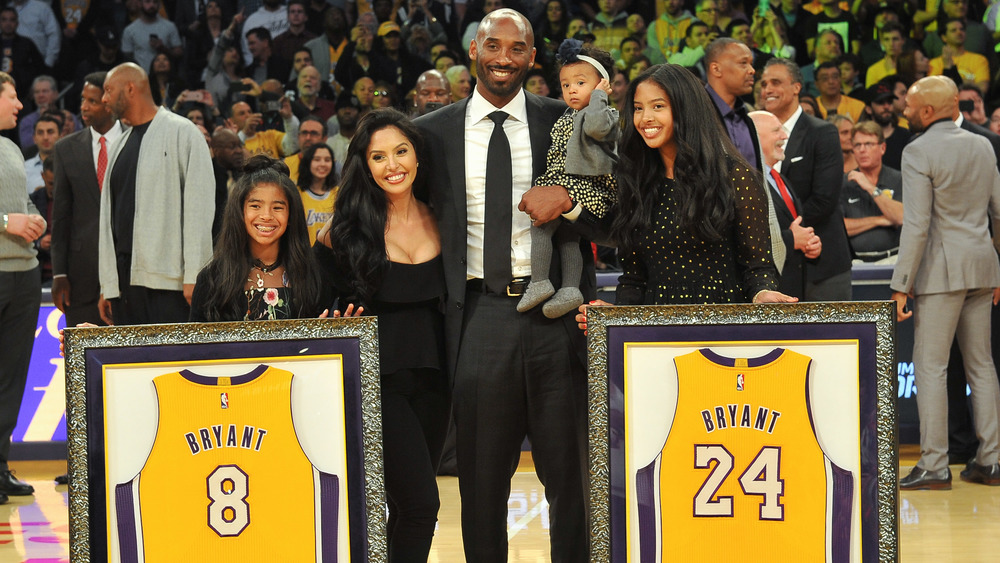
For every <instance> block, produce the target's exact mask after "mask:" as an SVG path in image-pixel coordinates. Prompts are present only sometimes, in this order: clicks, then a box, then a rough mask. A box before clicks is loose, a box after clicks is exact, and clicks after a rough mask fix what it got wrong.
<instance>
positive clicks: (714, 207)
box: [611, 64, 751, 252]
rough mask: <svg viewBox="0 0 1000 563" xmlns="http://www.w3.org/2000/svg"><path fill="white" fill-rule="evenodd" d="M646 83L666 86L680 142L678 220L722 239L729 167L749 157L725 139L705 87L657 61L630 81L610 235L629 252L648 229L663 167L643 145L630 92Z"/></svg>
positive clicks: (730, 206)
mask: <svg viewBox="0 0 1000 563" xmlns="http://www.w3.org/2000/svg"><path fill="white" fill-rule="evenodd" d="M646 82H650V83H653V84H655V85H656V86H657V87H658V88H660V89H661V90H663V92H664V93H665V94H666V99H667V102H668V103H669V104H670V110H671V114H672V117H673V127H674V131H673V138H674V141H675V142H676V144H677V156H676V158H675V161H674V179H675V186H674V188H673V197H674V201H675V203H676V207H675V210H676V211H675V213H676V216H675V218H674V219H675V220H676V221H677V223H678V224H679V225H680V227H681V228H683V229H686V230H688V231H690V232H692V233H693V234H695V235H696V236H698V237H700V238H702V239H704V240H706V241H716V240H720V239H722V238H723V237H725V236H726V233H727V231H728V229H729V227H730V225H731V224H732V222H733V220H734V219H735V216H736V207H735V196H734V189H733V183H732V175H731V171H732V169H733V166H734V165H735V164H738V163H742V164H743V165H744V166H746V167H747V168H751V167H750V166H748V165H746V161H745V160H744V159H743V157H742V156H741V155H740V153H739V151H737V150H736V147H735V146H733V144H732V142H731V141H730V140H729V136H728V135H727V133H726V131H725V130H724V129H723V126H722V123H720V120H719V119H718V117H717V115H716V109H715V107H714V105H713V103H712V100H711V99H710V98H709V96H708V93H707V92H706V91H705V87H704V86H702V84H701V83H700V82H699V81H698V79H697V78H696V77H695V76H694V75H693V74H692V73H691V71H689V70H688V69H686V68H684V67H682V66H678V65H673V64H661V65H656V66H653V67H650V68H648V69H646V70H645V71H644V72H643V73H642V74H640V75H639V76H638V77H637V78H636V79H635V80H633V81H632V82H631V83H630V84H629V87H628V91H627V93H626V95H625V103H624V104H623V106H622V108H621V113H622V119H623V121H624V123H625V127H624V130H623V132H622V140H621V143H620V144H619V145H618V154H619V162H618V169H617V173H616V176H617V180H618V201H617V213H616V214H615V219H614V221H613V223H612V226H611V235H612V237H613V238H614V240H615V241H616V242H617V243H618V244H619V245H620V247H621V250H622V251H623V252H631V251H632V250H633V249H634V248H635V247H636V246H637V245H638V243H639V240H640V238H641V237H642V235H643V234H644V233H647V232H648V231H649V230H650V229H651V228H652V222H653V212H654V207H655V204H656V193H657V189H656V186H659V185H661V184H662V183H663V181H664V178H665V177H666V168H665V165H664V163H663V160H662V158H661V156H660V154H659V151H658V150H657V149H654V148H650V147H648V146H647V145H646V142H645V141H644V140H643V138H642V136H641V135H640V134H639V132H638V131H637V130H636V127H635V126H634V125H633V119H632V117H633V115H632V114H633V113H634V112H635V92H636V89H637V88H638V86H639V85H640V84H643V83H646Z"/></svg>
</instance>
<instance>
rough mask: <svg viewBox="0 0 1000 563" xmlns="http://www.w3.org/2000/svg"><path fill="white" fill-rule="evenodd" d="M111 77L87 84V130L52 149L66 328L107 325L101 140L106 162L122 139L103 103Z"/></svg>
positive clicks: (56, 271)
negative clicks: (100, 247) (101, 271)
mask: <svg viewBox="0 0 1000 563" xmlns="http://www.w3.org/2000/svg"><path fill="white" fill-rule="evenodd" d="M106 74H107V73H104V72H95V73H92V74H89V75H87V76H86V78H84V84H83V92H82V95H81V103H80V117H81V118H82V119H83V123H84V125H86V126H87V128H86V129H82V130H80V131H77V132H76V133H73V134H71V135H68V136H67V137H66V138H64V139H60V140H59V142H57V143H56V145H55V147H54V148H53V149H52V159H53V161H54V164H55V195H54V202H53V209H52V250H51V252H52V276H53V280H52V302H53V303H54V304H55V306H56V307H58V308H59V310H60V311H62V312H63V313H64V314H65V315H66V326H76V325H77V324H78V323H83V322H88V323H94V324H96V325H103V324H104V322H103V321H102V320H101V315H100V313H98V310H97V301H98V298H99V297H100V294H101V288H100V282H99V280H98V276H97V225H98V218H99V217H100V213H101V211H100V201H101V189H100V184H99V183H98V182H99V181H100V180H99V179H98V177H97V176H98V174H97V171H98V164H99V162H100V159H101V137H104V139H105V140H104V146H105V153H104V154H105V157H104V158H105V160H104V164H105V166H106V165H107V157H108V156H109V155H110V154H111V153H110V151H111V145H112V144H113V142H114V141H115V140H117V139H118V137H120V136H121V134H122V128H121V125H120V124H119V123H118V121H116V120H115V118H114V117H113V116H112V115H111V109H110V108H109V107H108V106H107V105H105V104H104V102H103V101H101V98H102V96H104V78H105V76H106Z"/></svg>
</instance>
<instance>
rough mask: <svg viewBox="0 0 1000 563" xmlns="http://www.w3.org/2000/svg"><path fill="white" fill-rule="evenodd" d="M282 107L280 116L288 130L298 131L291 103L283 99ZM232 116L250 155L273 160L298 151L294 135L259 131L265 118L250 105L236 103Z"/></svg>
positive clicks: (274, 131)
mask: <svg viewBox="0 0 1000 563" xmlns="http://www.w3.org/2000/svg"><path fill="white" fill-rule="evenodd" d="M280 105H281V109H280V110H279V114H280V115H281V118H282V119H283V120H285V123H286V124H287V125H286V128H287V129H288V130H289V131H296V130H297V129H298V119H296V118H295V116H294V115H293V114H292V106H291V103H290V102H289V101H288V100H287V99H282V100H281V101H280ZM231 115H232V121H233V124H234V125H235V126H236V127H237V128H238V129H237V130H238V134H239V136H240V141H242V142H243V144H244V146H245V147H246V149H247V152H248V153H250V155H255V154H266V155H268V156H270V157H271V158H278V157H285V156H286V155H289V154H293V153H295V151H296V150H297V149H298V140H297V139H296V138H295V136H294V134H293V135H286V134H285V133H284V132H282V131H277V130H275V129H266V130H263V131H258V127H260V126H261V124H262V123H263V121H264V117H263V114H262V112H253V110H252V109H251V108H250V104H248V103H246V102H236V103H235V104H233V107H232V113H231Z"/></svg>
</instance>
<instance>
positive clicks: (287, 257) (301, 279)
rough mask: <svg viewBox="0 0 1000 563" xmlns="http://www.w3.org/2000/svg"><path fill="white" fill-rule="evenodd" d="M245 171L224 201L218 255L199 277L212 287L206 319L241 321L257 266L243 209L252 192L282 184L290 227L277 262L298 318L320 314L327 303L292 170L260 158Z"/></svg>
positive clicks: (275, 161)
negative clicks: (247, 289)
mask: <svg viewBox="0 0 1000 563" xmlns="http://www.w3.org/2000/svg"><path fill="white" fill-rule="evenodd" d="M243 171H244V173H243V175H242V176H240V179H239V180H238V181H237V182H236V184H235V185H234V186H233V191H232V193H230V194H229V199H228V200H227V201H226V209H225V211H224V213H223V216H222V230H221V231H220V233H219V240H218V242H217V243H216V245H215V253H214V254H213V255H212V260H211V261H210V262H209V263H208V265H207V266H205V268H204V270H203V271H202V274H203V276H202V278H201V279H202V280H204V281H206V282H207V283H208V289H207V291H206V294H205V295H206V299H205V303H206V304H205V317H206V318H207V319H208V320H209V321H225V320H233V319H234V318H237V319H242V318H243V313H244V311H245V307H246V297H245V294H244V291H245V289H244V288H245V287H246V283H247V274H248V273H249V272H250V268H251V267H253V262H254V257H253V255H251V254H250V235H249V234H247V229H246V224H245V222H244V218H243V216H244V214H243V207H244V205H246V201H247V197H248V196H249V195H250V192H251V191H253V189H254V188H256V187H258V186H260V185H264V184H273V185H276V186H278V187H279V188H280V189H281V191H282V192H283V193H284V196H285V199H286V200H287V201H288V225H287V226H286V228H285V233H284V235H282V237H281V241H280V243H279V244H280V250H279V260H280V261H281V263H282V265H284V267H285V273H286V275H287V276H288V287H289V288H290V289H291V294H292V298H291V302H292V312H293V314H294V315H295V317H296V318H303V317H312V316H316V315H318V314H319V312H320V310H321V306H322V305H325V304H322V303H320V294H321V291H322V285H321V283H322V282H321V280H320V271H319V267H318V265H317V264H316V261H315V258H314V257H313V253H312V251H311V249H310V247H309V233H308V231H307V230H306V221H305V211H304V209H303V207H302V199H301V196H300V195H299V191H298V190H297V189H296V188H295V185H294V184H293V183H292V180H291V178H289V177H288V167H287V166H285V164H284V163H283V162H281V161H278V160H274V159H272V158H270V157H268V156H265V155H257V156H254V157H253V158H251V159H250V160H249V161H248V162H247V164H246V166H244V167H243Z"/></svg>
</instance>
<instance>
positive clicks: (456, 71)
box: [444, 65, 472, 102]
mask: <svg viewBox="0 0 1000 563" xmlns="http://www.w3.org/2000/svg"><path fill="white" fill-rule="evenodd" d="M444 75H445V76H446V77H448V83H449V84H451V101H453V102H457V101H459V100H464V99H465V98H467V97H469V94H471V93H472V75H471V74H469V69H468V68H466V67H465V66H464V65H456V66H453V67H451V68H449V69H448V70H447V71H446V72H445V73H444Z"/></svg>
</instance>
